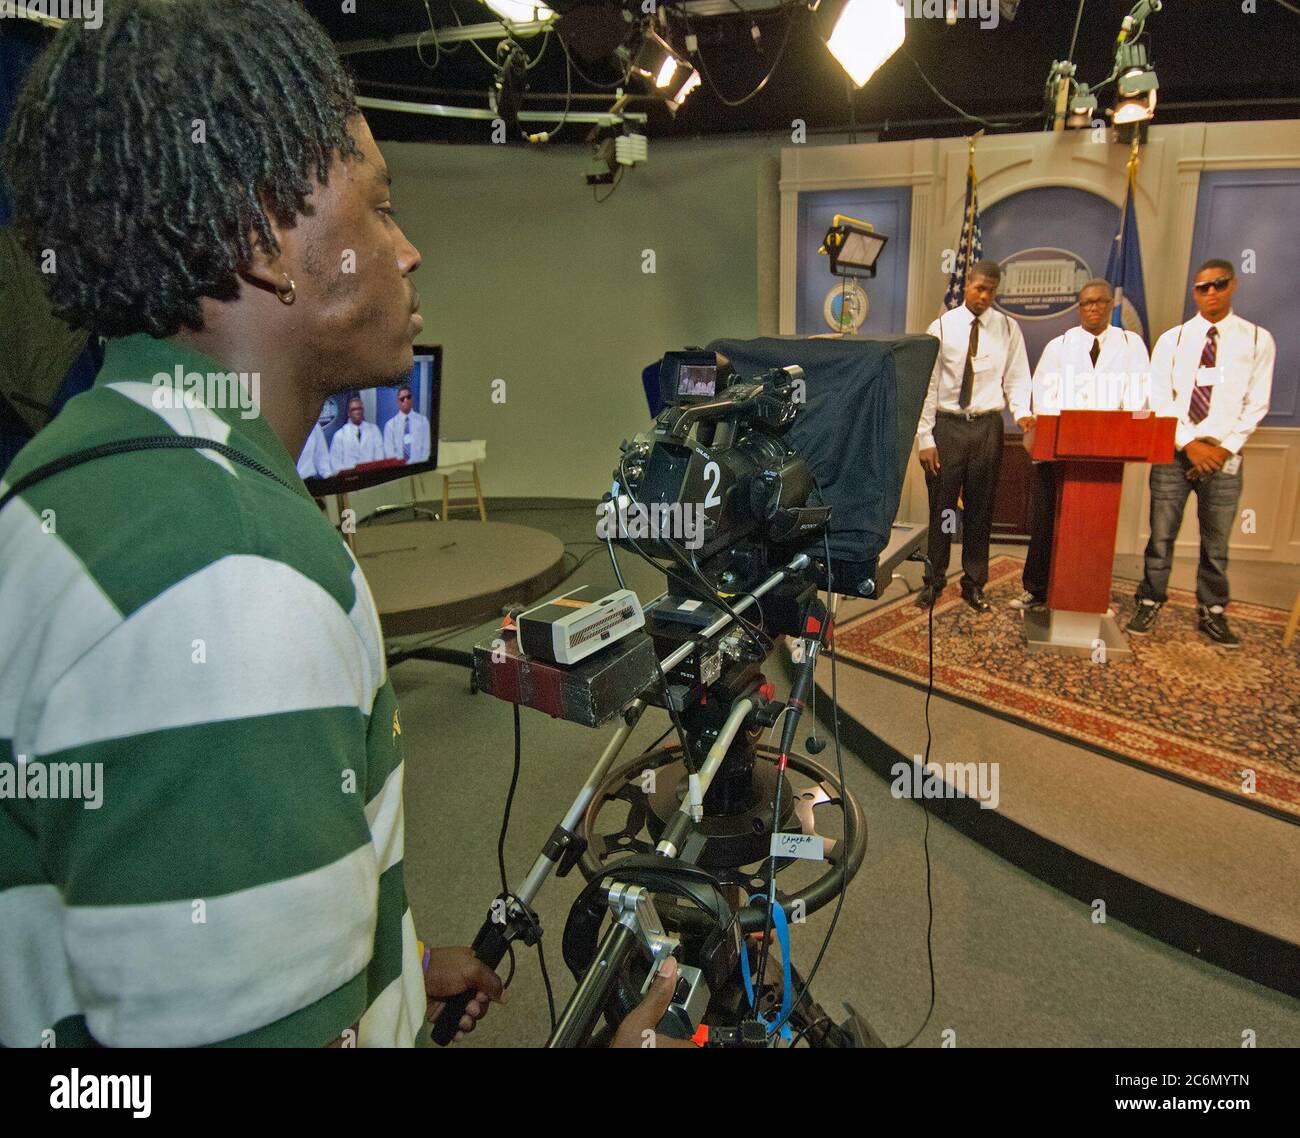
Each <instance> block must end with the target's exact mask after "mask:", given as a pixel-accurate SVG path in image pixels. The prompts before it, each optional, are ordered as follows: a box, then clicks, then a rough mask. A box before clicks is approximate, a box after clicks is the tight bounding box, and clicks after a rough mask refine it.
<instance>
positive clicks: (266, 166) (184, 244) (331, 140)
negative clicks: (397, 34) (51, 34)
mask: <svg viewBox="0 0 1300 1138" xmlns="http://www.w3.org/2000/svg"><path fill="white" fill-rule="evenodd" d="M104 8H105V18H104V22H103V26H102V27H101V28H99V29H97V30H95V29H90V28H87V27H85V26H84V25H83V24H82V23H81V22H80V21H75V20H69V21H68V23H67V24H65V25H64V27H63V28H61V29H60V30H59V32H58V34H57V35H56V36H55V38H54V40H53V42H52V43H51V44H50V46H49V48H48V49H47V50H46V51H45V53H44V54H43V55H42V56H41V57H40V58H39V59H38V60H37V61H36V63H35V64H34V65H33V67H32V70H31V74H30V75H29V76H28V78H27V82H26V84H25V86H24V88H23V91H22V94H21V96H20V97H19V100H18V105H17V107H16V109H15V112H14V116H13V120H12V122H11V124H10V127H9V136H8V142H7V147H6V155H5V158H6V164H7V167H8V175H9V183H10V186H11V187H12V191H13V201H14V214H15V222H16V224H17V225H18V227H19V229H20V231H21V232H22V234H23V237H24V239H25V241H26V243H27V245H28V247H29V249H30V250H31V251H32V253H33V254H34V255H35V256H37V258H38V259H40V257H41V256H42V254H44V253H45V251H46V250H52V251H53V253H54V255H55V264H54V269H55V271H54V272H52V273H51V274H50V275H49V277H48V281H49V288H50V298H51V300H52V302H53V305H54V308H55V311H57V312H58V313H59V315H60V316H62V317H63V318H64V319H66V320H67V321H68V322H69V323H71V324H72V325H73V326H75V327H81V328H86V329H89V330H90V331H91V332H94V333H98V334H100V335H103V336H125V335H129V334H131V333H134V332H149V333H151V334H152V335H154V336H157V337H164V336H170V335H172V334H174V333H175V332H177V331H178V330H179V329H180V328H181V327H187V328H193V329H197V328H200V327H202V323H203V321H202V316H201V314H200V310H199V298H200V297H204V296H208V297H214V298H216V299H218V300H229V299H232V298H233V297H235V296H236V295H238V292H239V281H238V274H239V273H240V272H241V271H243V270H245V269H246V268H247V267H248V266H249V264H250V263H251V261H252V255H253V235H255V236H256V240H257V241H259V242H260V244H261V245H262V247H263V248H264V249H266V250H267V251H268V252H270V253H275V252H276V251H278V246H277V244H276V241H275V238H274V236H273V235H272V233H271V225H270V219H269V217H268V214H269V215H270V216H271V217H274V218H275V220H276V221H277V222H278V223H280V224H281V225H290V224H292V223H293V222H294V221H295V220H296V218H297V217H298V216H299V214H300V213H301V212H302V209H303V205H304V201H305V199H306V196H307V194H308V192H309V190H310V188H311V181H310V180H311V178H312V176H315V178H316V179H317V180H318V181H319V182H321V183H322V184H323V183H324V182H325V180H326V177H327V175H328V172H329V167H330V164H331V162H332V161H333V158H334V156H335V155H336V154H341V155H343V156H344V157H355V156H356V155H357V153H358V151H357V146H356V142H355V141H354V139H353V138H352V136H351V135H350V134H349V133H348V130H347V122H348V120H349V119H350V118H351V117H352V116H354V115H356V114H357V113H358V111H357V104H356V97H355V94H354V92H353V89H352V84H351V81H350V80H349V79H348V77H347V75H346V74H345V72H344V71H343V68H342V66H341V64H340V63H339V60H338V56H337V55H336V54H335V52H334V48H333V46H332V45H331V43H330V42H329V40H328V38H327V37H326V36H325V33H324V32H323V31H322V29H321V28H320V27H319V26H318V25H317V24H316V23H315V21H314V20H312V18H311V17H310V16H308V15H307V13H306V12H305V11H304V10H303V9H302V8H301V7H300V6H299V5H298V3H296V2H295V0H107V3H106V4H105V6H104Z"/></svg>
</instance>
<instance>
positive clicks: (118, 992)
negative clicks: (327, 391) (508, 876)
mask: <svg viewBox="0 0 1300 1138" xmlns="http://www.w3.org/2000/svg"><path fill="white" fill-rule="evenodd" d="M178 364H179V365H181V367H182V368H183V369H184V370H185V371H186V372H190V371H193V372H199V373H222V372H225V371H226V370H227V369H225V368H223V367H222V366H221V365H220V364H218V363H216V362H215V361H213V360H211V359H208V358H207V357H206V356H203V355H200V354H198V353H196V352H193V351H191V350H189V349H187V348H185V347H182V346H181V345H179V344H177V343H175V342H174V341H159V340H154V339H151V338H150V337H148V336H134V337H130V338H128V339H125V340H119V341H115V342H113V343H111V344H110V345H109V349H108V352H107V356H106V359H105V364H104V368H103V371H102V372H101V374H100V377H99V379H98V381H97V383H96V386H95V387H94V389H93V390H91V391H88V392H86V393H84V394H82V395H79V396H77V397H76V398H75V399H73V400H71V401H70V402H69V403H68V405H67V406H66V407H65V408H64V410H63V412H62V413H61V414H60V415H59V416H58V418H57V419H55V421H54V422H53V423H52V424H51V425H50V426H49V427H48V428H47V429H46V430H44V431H43V432H41V433H40V434H39V435H38V436H37V437H36V438H35V439H34V440H33V441H32V443H31V444H29V445H28V446H27V447H26V448H25V449H24V450H23V451H22V452H21V453H20V454H19V455H18V457H17V459H16V460H15V461H14V463H13V466H12V467H11V468H10V470H9V471H8V472H7V473H6V477H7V479H8V482H7V483H6V482H0V492H3V489H4V488H6V487H7V485H10V484H12V483H13V482H15V481H16V480H17V479H18V478H19V477H21V476H22V475H24V474H26V473H28V472H29V471H31V470H33V469H35V468H36V467H38V466H41V465H43V464H45V463H47V462H49V461H51V460H52V459H55V458H58V457H60V456H62V455H66V454H69V453H71V452H73V451H76V450H80V449H82V448H85V447H90V446H94V445H96V444H99V443H104V442H110V441H115V440H121V439H129V438H136V437H140V436H146V435H159V434H167V433H169V432H175V433H177V434H181V435H195V436H201V437H205V438H210V439H213V440H215V441H218V442H222V443H225V444H227V445H228V446H231V447H234V448H235V449H237V450H239V451H241V452H242V453H243V454H244V455H246V456H247V457H249V458H251V459H254V460H256V461H257V462H259V463H261V464H262V465H264V466H266V467H268V468H270V469H271V470H272V471H274V472H275V473H276V475H278V476H279V477H280V478H282V479H283V480H284V481H285V482H287V483H288V484H289V485H290V486H291V487H292V489H286V488H285V487H284V486H282V485H280V484H279V483H277V482H276V481H274V480H273V479H271V478H268V477H266V476H265V475H264V474H261V473H258V472H256V471H254V470H250V469H248V468H246V467H244V466H243V465H242V464H238V463H233V462H231V461H229V460H228V459H227V458H225V457H223V456H221V455H219V454H217V453H216V452H214V451H204V450H157V451H146V452H133V453H130V454H123V455H115V456H112V457H108V458H101V459H96V460H95V461H93V462H90V463H87V464H85V465H83V466H79V467H77V468H75V469H72V470H69V471H66V472H64V473H60V474H58V475H55V476H53V477H51V478H49V479H48V480H46V481H44V482H41V483H39V484H38V485H36V486H33V487H32V488H31V489H30V490H28V491H26V492H25V493H24V494H22V495H21V497H20V498H18V499H15V500H14V501H12V502H11V503H10V504H9V505H8V506H7V507H6V508H5V509H4V511H3V513H0V1044H4V1045H6V1046H34V1045H39V1044H41V1043H47V1044H48V1043H51V1042H52V1043H54V1044H55V1045H56V1046H75V1045H78V1044H86V1043H89V1042H90V1041H92V1040H93V1041H95V1042H98V1043H101V1044H105V1045H108V1046H125V1047H130V1046H188V1045H197V1044H215V1043H221V1044H233V1045H288V1046H321V1045H323V1044H326V1043H328V1042H329V1041H331V1040H332V1039H333V1038H335V1037H337V1036H338V1035H339V1034H340V1033H341V1032H343V1031H344V1030H345V1029H347V1028H348V1027H350V1026H351V1025H352V1024H354V1023H357V1022H358V1021H360V1030H359V1034H358V1040H357V1042H358V1043H359V1044H361V1045H362V1046H365V1045H373V1046H391V1045H403V1046H404V1045H410V1044H412V1043H413V1042H414V1040H415V1036H416V1034H417V1032H418V1030H419V1028H420V1026H421V1024H422V1022H423V1013H424V1007H425V997H424V988H423V981H422V977H421V970H420V960H419V955H418V951H417V947H416V938H415V927H414V924H413V922H412V920H411V913H410V910H409V908H408V906H407V901H406V892H405V889H404V887H403V882H402V845H403V813H402V773H403V752H404V746H403V739H402V736H401V724H400V721H399V718H398V711H397V702H396V698H395V696H394V694H393V689H392V686H391V684H390V683H389V682H388V677H387V669H386V667H385V662H384V648H383V638H382V634H381V632H380V627H379V617H378V614H377V612H376V609H375V605H374V600H373V599H372V597H371V595H370V591H369V588H368V587H367V585H366V582H365V578H364V577H363V576H362V573H361V570H360V568H359V567H358V565H357V563H356V561H355V559H354V558H353V557H352V554H351V552H350V551H349V550H348V549H347V547H346V545H344V543H343V542H342V541H341V540H340V538H339V536H338V534H337V533H336V532H335V530H334V529H333V527H332V526H331V525H330V524H329V522H328V521H327V520H326V519H325V518H324V517H323V516H322V515H321V513H320V511H319V509H318V508H317V507H316V505H315V503H314V502H313V501H312V498H311V497H310V495H309V494H308V493H307V491H306V488H305V487H304V486H303V485H302V482H301V480H300V479H299V478H298V475H297V473H296V471H295V469H294V463H293V460H292V459H291V457H290V456H289V455H288V454H287V453H286V451H285V449H284V447H283V446H282V445H281V443H280V441H279V440H278V439H277V438H276V436H275V435H274V433H273V432H272V431H271V429H270V427H269V426H268V425H267V424H266V423H265V422H264V421H263V420H262V419H261V418H260V417H254V418H251V419H244V418H242V417H241V416H240V413H239V410H238V409H231V410H217V409H210V408H207V407H204V406H201V405H200V406H193V407H184V406H182V407H178V408H170V407H164V408H163V409H157V408H156V407H155V404H154V399H153V395H154V391H155V389H154V387H153V386H152V384H151V379H152V377H153V376H154V375H155V374H157V373H166V374H167V375H172V374H173V373H174V369H175V368H176V366H177V365H178ZM55 764H86V765H85V766H83V767H82V768H81V769H82V770H83V771H85V772H86V780H87V781H89V780H91V779H92V772H94V771H96V770H98V771H100V772H101V774H102V777H101V778H100V780H99V783H98V791H97V793H98V794H99V796H100V797H101V801H100V802H99V804H98V806H97V808H96V806H95V803H94V802H93V801H91V799H90V798H89V797H88V796H87V795H86V794H85V793H84V791H85V787H84V785H83V788H82V790H83V793H82V797H81V798H72V797H69V796H67V794H66V793H65V794H64V796H63V797H51V796H49V794H48V793H45V795H44V796H42V794H41V793H37V791H38V790H40V786H38V785H37V783H36V782H35V781H34V780H33V775H35V774H37V773H41V768H42V767H43V768H44V773H51V774H52V772H54V771H55V769H56V767H55ZM6 768H7V769H6ZM63 769H64V770H65V772H66V771H67V770H68V769H69V768H63ZM24 779H26V782H24ZM53 782H54V780H53V778H50V779H42V780H41V785H43V786H44V788H45V791H46V792H48V790H49V788H50V786H51V785H52V784H53ZM62 789H63V790H64V791H65V792H66V791H67V790H68V789H69V785H68V784H67V781H66V779H65V785H64V786H63V788H62ZM88 807H90V808H88ZM51 1032H52V1033H53V1034H51Z"/></svg>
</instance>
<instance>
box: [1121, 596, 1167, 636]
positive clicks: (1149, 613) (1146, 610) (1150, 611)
mask: <svg viewBox="0 0 1300 1138" xmlns="http://www.w3.org/2000/svg"><path fill="white" fill-rule="evenodd" d="M1163 604H1164V602H1163V601H1153V600H1150V599H1149V598H1147V597H1143V598H1142V599H1141V600H1139V601H1138V605H1137V612H1135V613H1134V614H1133V619H1132V620H1130V621H1129V622H1128V629H1127V631H1128V632H1132V633H1135V634H1136V635H1138V636H1145V635H1146V634H1147V633H1148V632H1150V631H1151V628H1152V626H1153V625H1154V624H1155V622H1156V617H1157V616H1158V615H1159V613H1160V609H1161V608H1162V607H1163Z"/></svg>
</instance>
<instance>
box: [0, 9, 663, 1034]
mask: <svg viewBox="0 0 1300 1138" xmlns="http://www.w3.org/2000/svg"><path fill="white" fill-rule="evenodd" d="M6 160H7V169H8V175H9V181H10V184H11V186H12V187H13V190H14V201H15V206H16V211H15V212H16V216H17V220H18V223H19V225H20V227H21V229H22V232H23V233H24V235H25V237H26V239H27V241H28V244H29V246H30V247H31V248H32V249H35V250H49V251H51V252H52V254H53V257H54V258H55V259H56V263H57V271H56V272H54V273H52V274H51V275H50V278H49V286H50V292H51V299H52V301H53V304H54V307H55V309H56V310H57V311H59V312H60V314H61V315H63V316H65V317H66V318H67V319H69V320H70V322H71V323H72V324H73V325H74V326H77V327H82V328H86V329H88V330H90V331H91V332H93V333H96V334H99V335H102V336H106V337H110V338H111V339H110V343H109V345H108V350H107V357H106V360H105V365H104V368H103V371H102V373H101V374H100V376H99V379H98V382H97V383H96V386H95V387H94V389H93V390H91V391H89V392H87V393H85V394H84V395H81V396H78V397H77V398H76V399H74V400H72V401H71V402H70V403H69V405H68V406H67V408H66V409H65V411H64V412H63V413H62V414H61V415H60V416H59V417H58V418H57V419H56V420H55V421H54V422H53V423H52V424H51V425H50V427H48V428H47V429H46V430H45V431H43V432H42V433H41V434H40V435H38V436H37V438H36V439H35V440H34V441H33V442H32V443H31V444H30V445H29V446H28V447H26V448H24V450H23V451H22V452H21V453H20V454H19V455H18V457H17V458H16V459H15V461H14V463H13V465H12V467H11V468H10V469H9V470H8V471H7V473H6V479H5V481H4V482H0V494H2V493H3V492H4V491H5V490H6V489H7V488H9V487H12V486H15V485H16V484H18V483H19V481H20V480H21V479H22V478H24V476H27V475H29V474H31V472H33V471H34V470H36V469H38V468H40V467H42V466H45V465H46V464H48V463H50V462H52V461H55V460H58V459H61V458H64V457H66V456H68V455H72V454H75V453H77V452H80V451H83V450H85V449H87V448H95V447H101V446H106V447H107V448H108V449H110V450H112V449H113V448H114V447H117V446H120V445H121V444H123V443H131V445H132V446H134V445H136V443H135V442H132V441H133V440H137V441H138V440H140V439H143V438H150V439H155V440H160V441H158V442H156V443H155V444H154V447H153V448H152V449H147V450H139V449H132V450H130V451H128V452H126V453H122V452H117V453H112V454H109V455H106V456H105V455H100V456H99V457H96V458H95V459H94V460H93V461H88V462H84V463H82V464H81V465H76V466H73V467H71V468H69V469H65V470H62V471H60V472H59V473H57V474H54V475H53V476H51V477H48V478H45V479H44V480H42V481H40V482H38V483H36V484H34V485H31V486H30V487H28V488H25V489H23V490H22V491H21V492H20V493H18V494H17V495H16V496H15V497H14V498H13V499H12V500H11V501H10V502H9V503H8V505H7V506H5V507H4V509H3V510H0V627H3V628H4V636H5V645H4V647H5V651H4V653H3V654H0V1044H3V1045H5V1046H36V1045H41V1044H45V1045H49V1044H54V1045H57V1046H61V1047H65V1046H75V1045H79V1044H80V1045H86V1044H90V1043H99V1044H104V1045H108V1046H192V1045H201V1044H244V1045H252V1044H273V1045H297V1046H321V1045H330V1044H339V1043H342V1044H345V1045H346V1044H349V1043H357V1044H360V1045H377V1046H385V1045H410V1044H411V1043H413V1042H414V1041H415V1039H416V1036H417V1033H418V1031H419V1029H420V1027H421V1025H422V1023H423V1022H424V1021H425V1019H426V1018H430V1017H432V1016H433V1015H435V1014H436V1013H437V1010H438V1007H439V1001H440V1000H443V999H446V998H448V997H450V996H453V995H456V994H458V993H461V992H465V991H472V992H474V993H475V995H474V998H473V999H472V1000H471V1002H470V1003H469V1006H468V1008H467V1010H466V1014H465V1016H464V1017H463V1018H462V1020H461V1022H460V1028H461V1030H462V1031H469V1030H472V1028H473V1027H474V1024H475V1021H476V1020H477V1019H478V1018H480V1017H481V1016H482V1015H483V1014H484V1013H485V1011H486V1010H487V1006H488V1003H489V1001H491V1000H501V999H502V998H503V993H502V985H501V981H500V979H499V978H498V977H497V976H496V975H495V974H494V973H493V972H492V971H491V970H489V969H488V968H486V967H485V966H484V965H483V964H481V963H480V962H479V961H477V960H476V959H475V958H474V957H473V955H472V954H471V953H470V952H469V950H468V949H465V948H451V949H434V950H431V951H427V950H424V949H423V946H421V945H420V944H419V943H418V942H417V940H416V936H415V926H414V923H413V920H412V916H411V911H410V909H409V907H408V904H407V898H406V892H405V887H404V884H403V877H402V850H403V810H402V775H403V758H404V739H403V735H402V730H401V719H400V716H399V713H398V709H397V703H396V699H395V697H394V694H393V688H392V685H391V684H390V682H389V679H388V676H387V673H386V667H385V658H384V645H383V639H382V635H381V632H380V626H379V620H378V615H377V612H376V610H375V605H374V602H373V600H372V598H371V596H370V592H369V590H368V588H367V586H366V582H365V578H364V577H363V576H362V574H361V571H360V569H359V567H358V566H357V563H356V561H355V560H354V559H353V557H352V555H351V553H350V552H349V551H348V549H347V548H346V546H345V545H344V544H343V543H342V542H341V541H340V539H339V537H338V534H337V533H336V532H335V531H334V530H333V529H332V527H331V526H330V525H329V523H328V522H327V521H326V520H325V519H324V518H323V517H322V515H321V514H320V512H319V510H318V509H317V508H316V506H315V504H314V502H313V501H312V499H311V497H310V496H309V495H308V494H307V491H306V489H305V487H304V486H303V484H302V481H301V479H299V478H298V476H297V474H296V471H295V467H294V461H293V458H292V456H293V455H296V454H298V453H299V451H301V449H302V447H303V443H304V441H305V440H306V438H307V436H308V434H309V432H310V431H311V429H312V426H313V424H314V422H315V418H316V414H317V409H318V408H319V407H320V406H321V405H322V403H323V402H324V400H325V399H326V398H327V397H328V396H330V395H331V394H333V393H334V392H335V391H337V390H338V389H339V385H342V384H345V385H346V386H348V387H357V386H360V387H365V386H374V385H381V384H395V383H397V382H399V381H400V380H403V379H405V377H406V376H407V375H408V374H409V372H410V370H411V367H412V353H411V342H412V339H413V337H414V336H415V335H417V334H418V332H419V331H420V329H421V327H422V321H421V318H420V317H419V316H418V315H417V314H416V309H417V307H418V297H417V294H416V292H415V289H414V288H413V287H412V284H411V282H410V279H409V278H410V274H412V273H413V272H415V270H416V269H417V268H419V265H420V254H419V252H418V251H417V250H416V249H415V247H414V246H413V245H412V244H411V243H410V242H409V241H408V240H407V239H406V237H405V236H404V235H403V233H402V231H401V229H400V228H399V227H398V226H397V224H396V222H395V221H394V220H393V209H392V203H391V199H390V189H389V186H390V181H391V179H390V178H389V176H388V173H387V170H386V168H385V165H384V161H383V158H382V156H381V155H380V153H379V150H378V148H377V147H376V145H375V142H374V139H373V138H372V137H371V134H370V131H369V129H368V128H367V126H366V123H365V120H364V119H363V118H362V117H361V115H360V113H359V112H358V110H357V106H356V102H355V99H354V96H353V92H352V88H351V86H350V83H349V81H348V80H347V78H346V76H345V75H344V73H343V71H342V69H341V67H340V65H339V62H338V59H337V57H336V55H335V53H334V51H333V48H332V46H331V45H330V43H329V41H328V40H327V39H326V37H325V36H324V34H323V32H322V31H321V30H320V29H319V28H318V27H317V26H316V25H315V24H314V23H313V22H312V21H311V20H310V18H308V17H307V16H306V14H305V13H304V12H303V10H302V9H301V8H300V7H299V6H298V5H297V4H294V3H286V2H283V0H175V2H173V3H166V4H162V3H155V2H146V0H121V2H120V3H116V4H114V5H111V6H109V7H108V9H107V11H106V14H105V20H104V25H103V27H102V28H100V29H97V30H93V31H92V30H89V29H87V28H85V27H84V26H82V25H80V24H78V23H77V22H75V21H69V23H68V24H67V25H65V26H64V28H62V29H61V30H60V32H59V33H58V34H57V36H56V37H55V39H54V41H53V42H52V43H51V45H50V47H49V49H48V50H47V52H46V53H45V55H44V56H42V58H41V59H39V60H38V61H37V63H36V64H35V65H34V67H33V70H32V73H31V75H30V76H29V79H28V82H27V85H26V87H25V89H24V92H23V94H22V96H21V98H20V100H19V103H18V106H17V108H16V111H15V115H14V119H13V123H12V126H11V128H10V131H9V137H8V139H7V155H6ZM345 252H346V253H349V254H351V257H350V258H345V257H344V256H343V254H344V253H345ZM346 264H352V265H354V266H355V271H354V272H352V271H346V270H345V269H344V265H346ZM196 440H197V441H200V442H201V443H202V444H203V446H202V447H194V446H192V445H191V444H193V443H194V442H195V441H196ZM52 789H53V791H57V792H52ZM663 987H667V988H668V991H667V993H666V994H665V993H663V992H659V993H658V995H657V998H656V1002H655V1004H654V1005H653V1006H646V1005H643V1008H642V1009H638V1012H640V1013H642V1014H641V1016H640V1017H639V1018H638V1020H637V1021H636V1022H635V1023H634V1024H633V1028H640V1027H641V1026H643V1023H642V1022H641V1021H642V1020H644V1019H646V1018H647V1017H653V1018H649V1020H648V1022H649V1023H650V1024H651V1025H653V1024H654V1022H656V1021H657V1019H658V1015H656V1014H655V1012H656V1010H657V1011H660V1012H661V1011H662V1008H660V1007H659V1004H662V1005H663V1006H664V1007H666V1005H667V1003H668V999H670V998H671V985H670V984H668V981H667V979H665V980H664V982H663V983H662V984H661V985H660V988H663ZM647 1003H649V1002H647ZM639 1041H640V1040H639V1037H638V1039H637V1042H639Z"/></svg>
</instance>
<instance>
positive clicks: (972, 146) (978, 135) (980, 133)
mask: <svg viewBox="0 0 1300 1138" xmlns="http://www.w3.org/2000/svg"><path fill="white" fill-rule="evenodd" d="M983 137H984V128H983V127H980V128H979V130H977V131H976V132H975V133H974V134H972V135H971V136H970V138H969V139H968V140H967V141H968V142H969V143H970V156H971V158H974V157H975V144H976V143H977V142H978V141H979V140H980V139H981V138H983Z"/></svg>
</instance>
